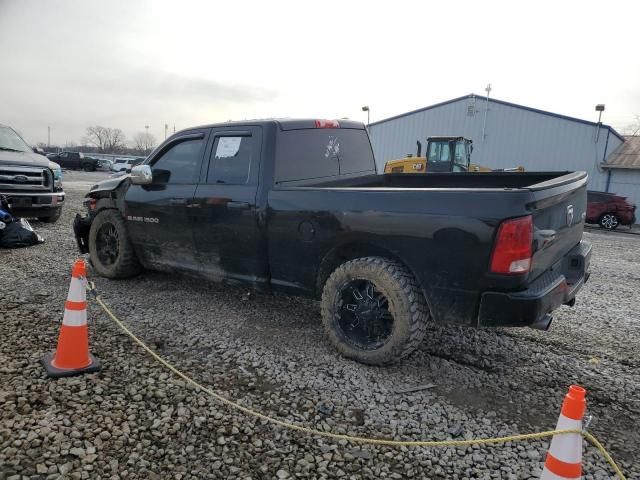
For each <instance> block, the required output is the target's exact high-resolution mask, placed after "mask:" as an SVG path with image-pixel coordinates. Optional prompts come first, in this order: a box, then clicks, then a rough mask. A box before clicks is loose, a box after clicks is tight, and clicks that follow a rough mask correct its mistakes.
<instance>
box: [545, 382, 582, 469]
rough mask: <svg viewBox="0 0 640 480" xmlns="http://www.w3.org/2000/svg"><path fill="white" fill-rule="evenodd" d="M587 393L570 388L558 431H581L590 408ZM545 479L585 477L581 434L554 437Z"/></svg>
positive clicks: (547, 460)
mask: <svg viewBox="0 0 640 480" xmlns="http://www.w3.org/2000/svg"><path fill="white" fill-rule="evenodd" d="M586 394H587V391H586V390H585V389H584V388H582V387H580V386H578V385H571V386H570V387H569V393H567V395H566V396H565V397H564V402H562V410H561V411H560V418H558V425H557V426H556V430H582V418H583V417H584V412H585V410H586V409H587V402H586V401H585V395H586ZM540 478H541V479H542V480H566V479H572V480H575V479H580V478H582V435H580V434H579V433H565V434H558V435H554V436H553V438H552V439H551V446H550V447H549V451H548V452H547V459H546V460H545V462H544V469H543V470H542V475H541V476H540Z"/></svg>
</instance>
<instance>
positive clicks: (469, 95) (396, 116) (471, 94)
mask: <svg viewBox="0 0 640 480" xmlns="http://www.w3.org/2000/svg"><path fill="white" fill-rule="evenodd" d="M473 97H475V98H479V99H482V100H484V99H486V97H485V96H483V95H478V94H475V93H470V94H468V95H463V96H462V97H457V98H452V99H451V100H447V101H446V102H440V103H436V104H434V105H429V106H428V107H423V108H418V109H417V110H412V111H410V112H407V113H402V114H400V115H395V116H393V117H389V118H385V119H383V120H378V121H377V122H372V123H371V124H370V126H373V125H378V124H381V123H385V122H389V121H391V120H395V119H398V118H402V117H406V116H408V115H413V114H414V113H420V112H424V111H426V110H431V109H432V108H437V107H442V106H444V105H448V104H450V103H455V102H459V101H460V100H466V99H468V98H473ZM489 102H491V103H496V104H500V105H506V106H508V107H515V108H520V109H522V110H527V111H529V112H534V113H540V114H542V115H549V116H550V117H555V118H561V119H563V120H569V121H571V122H578V123H582V124H585V125H591V126H593V127H596V126H598V124H597V123H596V122H590V121H588V120H583V119H581V118H575V117H569V116H567V115H561V114H559V113H553V112H548V111H546V110H540V109H538V108H532V107H527V106H524V105H518V104H517V103H511V102H505V101H504V100H498V99H496V98H489ZM601 127H602V128H604V129H605V130H609V131H610V132H611V133H612V134H613V135H615V136H616V137H618V138H619V139H620V140H622V141H624V137H623V136H622V135H620V134H619V133H618V132H616V131H615V130H614V129H613V127H611V126H609V125H604V124H602V125H601Z"/></svg>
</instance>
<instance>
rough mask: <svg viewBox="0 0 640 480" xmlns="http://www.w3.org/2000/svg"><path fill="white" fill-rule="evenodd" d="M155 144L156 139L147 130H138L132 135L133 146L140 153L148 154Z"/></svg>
mask: <svg viewBox="0 0 640 480" xmlns="http://www.w3.org/2000/svg"><path fill="white" fill-rule="evenodd" d="M155 145H156V139H155V137H154V136H153V135H151V134H150V133H149V132H138V133H136V134H135V135H134V136H133V146H134V147H135V149H136V150H138V151H140V153H144V154H145V155H148V154H149V153H150V152H151V150H152V149H153V147H155Z"/></svg>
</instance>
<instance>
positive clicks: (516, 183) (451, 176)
mask: <svg viewBox="0 0 640 480" xmlns="http://www.w3.org/2000/svg"><path fill="white" fill-rule="evenodd" d="M584 176H586V173H584V172H566V171H565V172H464V173H462V172H460V173H428V174H424V173H416V174H406V173H397V174H385V175H367V176H364V177H357V178H341V179H338V180H333V181H329V182H322V183H313V184H305V185H298V186H306V187H327V188H399V189H405V188H430V189H431V188H446V189H452V188H454V189H509V190H512V189H527V190H531V191H535V190H540V189H544V188H549V187H552V186H560V185H564V184H566V183H571V182H574V181H576V180H578V179H580V178H582V177H584Z"/></svg>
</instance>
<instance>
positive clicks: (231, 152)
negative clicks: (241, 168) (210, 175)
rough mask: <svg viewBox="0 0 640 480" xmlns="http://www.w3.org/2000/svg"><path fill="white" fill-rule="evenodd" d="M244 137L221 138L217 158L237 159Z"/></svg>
mask: <svg viewBox="0 0 640 480" xmlns="http://www.w3.org/2000/svg"><path fill="white" fill-rule="evenodd" d="M241 141H242V137H220V140H218V148H217V149H216V158H229V157H235V156H236V154H237V153H238V150H239V149H240V142H241Z"/></svg>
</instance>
